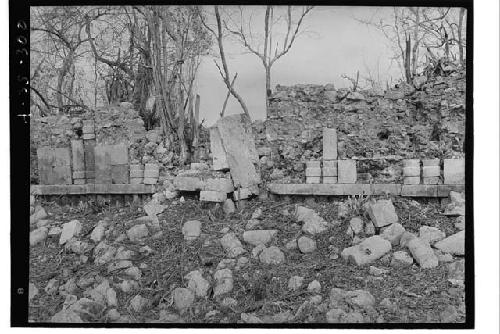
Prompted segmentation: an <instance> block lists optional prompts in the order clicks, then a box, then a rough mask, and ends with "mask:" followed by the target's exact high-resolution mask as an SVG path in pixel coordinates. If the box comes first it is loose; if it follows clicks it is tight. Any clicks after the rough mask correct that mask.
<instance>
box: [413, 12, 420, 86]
mask: <svg viewBox="0 0 500 334" xmlns="http://www.w3.org/2000/svg"><path fill="white" fill-rule="evenodd" d="M414 14H415V27H414V28H413V49H412V69H411V74H412V77H414V76H415V75H416V74H417V65H418V44H419V43H418V39H419V36H418V29H419V27H420V8H418V7H416V8H415V11H414Z"/></svg>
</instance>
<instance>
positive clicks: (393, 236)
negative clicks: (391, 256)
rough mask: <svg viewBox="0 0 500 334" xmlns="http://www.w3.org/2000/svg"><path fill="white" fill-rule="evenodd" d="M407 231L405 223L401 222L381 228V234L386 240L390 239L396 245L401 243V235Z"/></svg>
mask: <svg viewBox="0 0 500 334" xmlns="http://www.w3.org/2000/svg"><path fill="white" fill-rule="evenodd" d="M404 232H405V228H404V227H403V225H401V224H399V223H394V224H391V225H390V226H386V227H383V228H382V229H381V233H380V236H381V237H382V238H384V239H385V240H387V241H389V242H390V243H391V245H393V246H395V245H398V244H399V241H400V240H401V236H402V235H403V233H404Z"/></svg>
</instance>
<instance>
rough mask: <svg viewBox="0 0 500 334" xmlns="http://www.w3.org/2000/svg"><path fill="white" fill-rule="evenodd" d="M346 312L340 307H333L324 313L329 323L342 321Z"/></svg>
mask: <svg viewBox="0 0 500 334" xmlns="http://www.w3.org/2000/svg"><path fill="white" fill-rule="evenodd" d="M346 316H347V313H346V312H345V311H344V310H342V309H340V308H333V309H331V310H329V311H328V312H327V313H326V322H328V323H329V324H338V323H343V322H344V319H345V317H346Z"/></svg>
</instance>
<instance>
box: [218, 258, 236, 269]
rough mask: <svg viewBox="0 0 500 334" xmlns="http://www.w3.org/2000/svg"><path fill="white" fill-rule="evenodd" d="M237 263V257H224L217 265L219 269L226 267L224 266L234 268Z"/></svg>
mask: <svg viewBox="0 0 500 334" xmlns="http://www.w3.org/2000/svg"><path fill="white" fill-rule="evenodd" d="M235 265H236V260H235V259H222V260H221V261H220V262H219V264H218V265H217V268H216V269H217V270H219V269H224V268H229V269H231V268H234V266H235Z"/></svg>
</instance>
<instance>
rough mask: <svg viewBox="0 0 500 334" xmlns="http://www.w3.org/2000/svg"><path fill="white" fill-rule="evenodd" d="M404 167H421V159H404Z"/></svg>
mask: <svg viewBox="0 0 500 334" xmlns="http://www.w3.org/2000/svg"><path fill="white" fill-rule="evenodd" d="M404 167H420V160H419V159H404V160H403V168H404Z"/></svg>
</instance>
